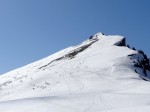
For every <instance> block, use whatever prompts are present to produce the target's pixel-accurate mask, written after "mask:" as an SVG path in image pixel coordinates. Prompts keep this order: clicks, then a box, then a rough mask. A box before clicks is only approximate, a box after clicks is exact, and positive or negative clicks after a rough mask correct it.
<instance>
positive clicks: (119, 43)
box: [0, 33, 150, 112]
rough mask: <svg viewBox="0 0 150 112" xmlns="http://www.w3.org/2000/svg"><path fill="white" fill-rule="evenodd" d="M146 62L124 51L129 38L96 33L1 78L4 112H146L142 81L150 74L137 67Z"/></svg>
mask: <svg viewBox="0 0 150 112" xmlns="http://www.w3.org/2000/svg"><path fill="white" fill-rule="evenodd" d="M143 59H144V56H143V54H140V53H139V52H137V51H135V50H131V49H129V48H127V47H125V38H124V37H122V36H106V35H104V34H102V33H97V34H95V35H93V36H91V37H90V38H89V39H88V40H86V41H84V42H83V43H81V44H80V45H77V46H72V47H69V48H67V49H64V50H62V51H60V52H57V53H55V54H53V55H51V56H49V57H47V58H44V59H42V60H39V61H37V62H34V63H32V64H29V65H26V66H25V67H22V68H19V69H17V70H14V71H11V72H8V73H6V74H3V75H1V76H0V110H1V111H2V112H99V111H103V112H126V111H128V112H133V111H137V112H138V111H139V112H141V111H142V112H147V111H148V110H149V109H150V106H149V103H150V99H149V93H150V83H149V82H148V81H144V80H143V79H145V80H148V78H147V77H149V76H150V73H149V71H148V70H147V71H146V75H145V73H144V72H143V69H142V68H140V67H135V64H138V63H140V62H142V60H143ZM142 66H143V65H142ZM146 76H147V77H146ZM137 107H138V108H137Z"/></svg>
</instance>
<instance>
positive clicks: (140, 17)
mask: <svg viewBox="0 0 150 112" xmlns="http://www.w3.org/2000/svg"><path fill="white" fill-rule="evenodd" d="M97 32H103V33H105V34H119V35H123V36H125V37H126V38H127V42H128V43H129V44H130V45H131V46H134V47H135V48H137V49H142V50H144V51H145V52H146V53H147V54H148V56H150V0H0V74H2V73H5V72H8V71H10V70H13V69H15V68H18V67H21V66H23V65H26V64H28V63H31V62H34V61H36V60H39V59H41V58H44V57H46V56H48V55H50V54H52V53H55V52H57V51H59V50H61V49H63V48H66V47H69V46H71V45H76V44H78V43H80V42H82V41H83V40H85V39H87V38H88V37H89V36H90V35H92V34H95V33H97Z"/></svg>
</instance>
